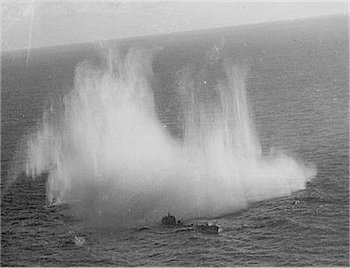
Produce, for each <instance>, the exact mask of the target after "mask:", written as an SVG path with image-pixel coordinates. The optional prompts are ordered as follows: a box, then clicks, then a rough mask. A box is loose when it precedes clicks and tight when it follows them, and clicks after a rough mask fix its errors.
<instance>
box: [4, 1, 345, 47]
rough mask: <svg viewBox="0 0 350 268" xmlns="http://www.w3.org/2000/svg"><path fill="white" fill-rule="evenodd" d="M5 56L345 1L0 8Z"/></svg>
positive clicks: (297, 14)
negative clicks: (10, 53) (28, 50)
mask: <svg viewBox="0 0 350 268" xmlns="http://www.w3.org/2000/svg"><path fill="white" fill-rule="evenodd" d="M1 7H2V8H1V10H2V27H1V28H2V29H1V32H2V48H1V49H2V51H7V50H17V49H28V48H36V47H47V46H55V45H64V44H71V43H82V42H91V41H99V40H109V39H119V38H125V37H134V36H144V35H156V34H162V33H172V32H180V31H189V30H199V29H209V28H217V27H227V26H235V25H243V24H253V23H262V22H268V21H278V20H291V19H298V18H305V17H314V16H326V15H332V14H346V13H347V12H348V5H347V2H319V3H317V2H308V3H303V2H294V3H282V2H272V3H267V2H263V3H252V2H219V3H214V2H206V3H204V2H192V3H190V2H175V3H170V2H160V3H156V2H144V3H141V2H140V3H136V2H134V3H125V2H116V1H114V2H113V1H110V2H72V1H62V2H42V1H41V2H37V1H30V2H28V1H11V2H3V3H1Z"/></svg>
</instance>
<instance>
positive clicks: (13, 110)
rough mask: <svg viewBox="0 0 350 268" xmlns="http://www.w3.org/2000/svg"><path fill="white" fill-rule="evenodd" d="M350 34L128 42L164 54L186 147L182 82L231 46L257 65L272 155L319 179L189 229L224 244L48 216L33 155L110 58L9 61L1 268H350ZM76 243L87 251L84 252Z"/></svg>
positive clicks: (236, 32) (91, 52) (170, 111)
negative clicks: (92, 62) (27, 164)
mask: <svg viewBox="0 0 350 268" xmlns="http://www.w3.org/2000/svg"><path fill="white" fill-rule="evenodd" d="M348 32H349V29H348V17H346V16H334V17H327V18H317V19H309V20H301V21H294V22H283V23H272V24H262V25H255V26H247V27H238V28H230V29H220V30H217V31H215V30H211V31H202V32H195V33H184V34H173V35H166V36H158V37H149V38H143V39H130V40H125V41H123V46H141V47H142V46H148V47H159V46H160V47H162V50H159V52H156V54H155V58H154V62H153V71H154V74H155V76H156V78H157V82H156V83H155V86H154V96H155V102H156V107H157V113H158V116H159V119H160V120H161V122H162V123H163V124H165V125H166V126H167V129H169V132H170V133H171V135H173V136H174V137H178V138H179V139H181V130H179V128H178V119H177V118H176V117H174V113H175V110H174V109H176V107H175V108H174V107H173V106H174V105H171V104H172V103H174V102H173V101H172V100H173V98H174V96H173V93H172V92H173V90H172V88H173V85H174V81H173V78H172V77H173V76H172V74H173V73H174V72H176V71H177V70H178V68H179V66H182V65H183V62H184V61H186V62H191V61H193V62H197V63H198V62H199V64H200V62H201V58H202V56H203V55H206V54H205V51H207V50H208V49H210V48H213V47H215V45H217V46H224V47H225V49H226V51H229V53H231V55H232V56H234V57H236V58H238V59H242V60H245V61H246V62H247V63H248V66H249V71H248V77H247V95H248V98H249V103H250V106H251V110H252V114H253V120H254V123H255V127H256V129H257V132H258V135H259V139H260V141H261V144H262V148H263V151H264V152H269V151H270V150H271V148H275V149H278V150H283V151H285V152H287V154H290V155H292V156H293V157H296V158H297V159H300V160H302V161H303V162H305V163H310V164H313V165H315V166H316V168H317V175H316V177H315V178H314V179H313V180H311V181H310V182H308V183H307V184H306V188H305V189H304V190H300V191H297V192H294V193H292V194H291V195H290V196H285V197H281V198H275V199H271V200H264V201H260V202H255V203H251V204H250V205H249V207H248V208H246V209H243V210H240V211H232V213H231V214H227V215H222V216H220V217H217V218H211V219H189V221H191V222H193V221H198V222H202V221H208V220H209V221H211V222H213V223H216V224H219V225H220V227H221V232H220V233H219V234H216V235H213V234H203V233H199V232H196V231H193V230H183V229H176V228H170V229H168V228H164V227H162V226H160V225H155V226H148V227H149V228H146V229H143V230H140V229H137V228H129V229H126V230H119V229H113V228H97V227H87V226H85V225H84V223H83V222H81V221H80V220H79V219H77V218H75V217H73V216H72V215H70V214H69V213H67V210H68V208H69V205H68V204H65V205H61V206H54V207H47V206H46V199H45V180H46V179H47V174H46V175H45V174H44V175H42V176H40V177H38V178H35V179H31V178H27V177H26V176H25V174H24V172H23V169H21V166H22V164H23V160H24V153H23V150H22V147H23V144H24V142H25V140H26V136H27V135H28V134H30V133H32V132H33V131H35V130H36V128H37V127H38V126H39V124H40V122H42V118H43V111H44V110H45V109H48V107H49V104H50V101H52V100H55V99H59V98H62V96H63V95H64V94H65V93H67V92H69V90H70V89H71V88H72V86H73V79H74V68H75V67H76V65H77V64H78V63H79V62H81V61H83V60H85V59H87V58H93V57H95V55H98V54H99V53H100V51H101V50H102V48H101V47H100V44H98V43H97V44H80V45H70V46H64V47H53V48H42V49H33V50H31V51H30V53H29V54H28V53H27V51H12V52H7V53H3V54H2V60H1V266H349V53H348V48H349V43H348ZM110 43H113V42H112V41H111V42H110ZM272 150H274V149H272ZM74 235H76V236H77V237H81V238H84V239H85V243H84V244H83V245H81V246H79V245H77V244H76V243H74Z"/></svg>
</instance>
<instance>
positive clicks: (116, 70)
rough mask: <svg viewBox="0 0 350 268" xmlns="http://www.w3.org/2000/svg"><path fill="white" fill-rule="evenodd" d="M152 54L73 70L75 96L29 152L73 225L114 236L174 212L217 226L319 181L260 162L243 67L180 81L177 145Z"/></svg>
mask: <svg viewBox="0 0 350 268" xmlns="http://www.w3.org/2000/svg"><path fill="white" fill-rule="evenodd" d="M154 53H155V52H154V51H152V50H144V49H135V48H130V49H129V50H127V51H126V52H125V51H124V52H121V50H119V51H113V50H110V51H109V53H108V55H107V56H105V57H104V58H103V59H102V60H99V61H95V62H83V63H81V64H79V66H78V67H77V68H76V71H75V81H74V87H73V89H72V90H71V92H70V93H69V94H68V95H66V96H65V97H64V98H63V101H62V104H61V105H60V106H59V108H58V109H49V110H48V111H47V112H46V113H45V116H44V119H43V123H42V125H41V127H40V128H39V130H38V131H37V132H36V133H34V134H33V135H32V136H31V137H30V138H29V140H28V144H27V145H28V146H27V161H26V173H27V175H28V176H33V177H35V176H37V175H39V174H41V173H43V172H47V171H48V172H49V178H48V182H47V201H48V203H49V204H54V203H59V202H61V201H62V200H64V201H67V202H70V203H71V204H72V209H73V211H74V212H75V213H76V215H77V216H80V217H82V218H84V219H86V220H88V221H89V222H96V223H98V224H102V225H107V224H112V225H115V226H118V227H120V226H125V225H128V226H130V224H131V225H137V224H140V223H141V222H145V221H148V222H154V221H158V220H159V219H160V218H161V216H162V215H165V214H166V212H168V211H169V212H171V213H173V214H175V215H176V216H178V217H181V218H191V217H213V216H218V215H220V214H223V213H230V212H233V211H235V210H237V209H241V208H243V207H245V206H247V204H248V203H249V202H251V201H257V200H261V199H264V198H272V197H276V196H282V195H286V194H290V193H291V192H292V191H294V190H298V189H302V188H303V187H304V185H305V182H306V181H307V180H309V179H310V178H311V177H312V176H314V175H315V170H314V169H312V168H307V167H305V166H304V165H303V164H302V163H300V162H297V161H296V160H295V159H293V158H291V157H288V156H286V155H283V154H280V155H274V156H272V155H271V156H263V155H262V153H261V148H260V144H259V140H258V137H257V135H256V133H255V130H254V126H253V121H252V116H251V114H250V109H249V104H248V100H247V96H246V91H245V77H246V72H247V67H246V64H244V63H242V62H240V61H238V62H235V61H233V60H229V59H223V60H215V62H214V63H210V62H209V63H207V64H205V65H204V66H202V67H198V66H185V67H184V68H182V69H181V70H180V71H179V72H178V73H177V81H178V82H177V86H176V88H177V95H178V97H179V98H180V100H181V110H182V112H183V118H184V122H183V139H182V140H180V141H179V140H178V139H175V138H173V137H172V136H171V135H170V134H169V132H167V129H166V128H164V127H163V123H162V122H160V120H159V118H158V117H157V114H156V107H155V101H154V96H153V90H152V83H151V81H152V79H153V76H154V74H153V70H152V59H153V54H154ZM53 110H54V111H53Z"/></svg>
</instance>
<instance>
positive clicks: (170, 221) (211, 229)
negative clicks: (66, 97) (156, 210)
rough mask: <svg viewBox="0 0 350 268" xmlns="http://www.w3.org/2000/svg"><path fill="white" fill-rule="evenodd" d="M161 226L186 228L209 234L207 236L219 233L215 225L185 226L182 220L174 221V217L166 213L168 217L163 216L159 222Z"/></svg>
mask: <svg viewBox="0 0 350 268" xmlns="http://www.w3.org/2000/svg"><path fill="white" fill-rule="evenodd" d="M161 224H162V225H163V226H165V227H187V228H192V229H193V230H196V231H199V232H201V233H209V234H217V233H219V229H220V227H219V225H217V224H208V223H205V224H196V225H194V224H190V225H185V224H184V223H183V222H182V220H178V221H176V218H175V216H173V215H170V213H169V212H168V215H166V216H164V217H163V218H162V220H161Z"/></svg>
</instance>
